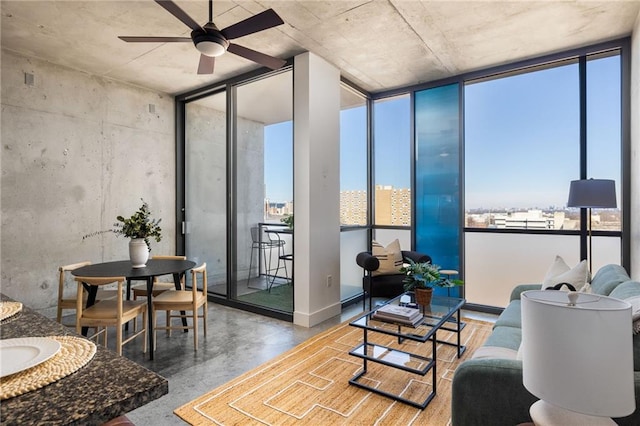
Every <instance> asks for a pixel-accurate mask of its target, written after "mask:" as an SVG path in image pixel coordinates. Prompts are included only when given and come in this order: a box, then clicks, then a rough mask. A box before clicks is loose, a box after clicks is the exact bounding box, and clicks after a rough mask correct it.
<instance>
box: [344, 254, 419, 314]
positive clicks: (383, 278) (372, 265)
mask: <svg viewBox="0 0 640 426" xmlns="http://www.w3.org/2000/svg"><path fill="white" fill-rule="evenodd" d="M402 259H403V260H404V261H405V262H406V261H407V259H411V260H413V261H414V262H416V263H421V262H429V263H431V256H429V255H428V254H424V253H419V252H417V251H409V250H402ZM356 263H357V264H358V266H360V267H361V268H362V269H363V276H362V288H363V290H364V297H363V299H362V308H363V309H364V308H365V300H366V298H367V296H368V297H369V310H371V298H372V297H388V298H392V297H396V296H399V295H401V294H402V293H404V286H403V284H402V280H403V279H404V274H401V273H397V274H392V275H376V276H374V275H373V274H372V273H373V272H374V271H377V270H378V268H379V267H380V261H379V260H378V258H377V257H375V256H373V255H372V254H371V252H370V251H363V252H361V253H358V255H357V256H356Z"/></svg>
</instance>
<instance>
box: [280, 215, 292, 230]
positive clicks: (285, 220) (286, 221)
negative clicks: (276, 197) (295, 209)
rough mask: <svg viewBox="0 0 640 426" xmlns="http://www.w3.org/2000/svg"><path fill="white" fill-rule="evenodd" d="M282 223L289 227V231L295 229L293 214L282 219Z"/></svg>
mask: <svg viewBox="0 0 640 426" xmlns="http://www.w3.org/2000/svg"><path fill="white" fill-rule="evenodd" d="M280 222H282V223H284V224H285V225H287V226H288V227H289V229H293V213H291V214H288V215H286V216H285V217H283V218H282V219H280Z"/></svg>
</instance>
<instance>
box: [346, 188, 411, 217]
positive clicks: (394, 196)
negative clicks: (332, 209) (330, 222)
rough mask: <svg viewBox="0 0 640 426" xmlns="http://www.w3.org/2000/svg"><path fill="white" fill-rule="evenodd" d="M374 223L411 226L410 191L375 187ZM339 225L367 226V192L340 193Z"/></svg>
mask: <svg viewBox="0 0 640 426" xmlns="http://www.w3.org/2000/svg"><path fill="white" fill-rule="evenodd" d="M375 191H376V192H375V198H374V199H375V200H376V205H375V215H376V216H375V223H377V224H382V225H397V226H411V190H410V189H408V188H394V187H392V186H383V185H376V188H375ZM340 223H341V224H343V225H366V224H367V191H342V192H340Z"/></svg>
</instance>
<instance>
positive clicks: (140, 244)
mask: <svg viewBox="0 0 640 426" xmlns="http://www.w3.org/2000/svg"><path fill="white" fill-rule="evenodd" d="M141 200H142V206H140V208H139V209H138V211H137V212H135V213H134V214H133V215H132V216H131V217H129V218H124V217H123V216H117V217H116V220H117V221H118V222H116V223H115V224H114V226H115V229H114V230H113V232H115V233H116V234H120V235H124V236H125V237H128V238H131V241H130V242H129V257H130V259H131V263H132V266H133V267H134V268H143V267H144V266H146V264H147V260H148V259H149V251H150V250H151V249H150V246H151V243H150V240H149V239H150V238H152V237H153V238H154V239H155V240H156V242H160V241H161V240H162V228H160V222H161V221H162V219H157V220H156V219H152V218H151V210H149V205H148V204H147V203H146V202H145V201H144V200H143V199H141Z"/></svg>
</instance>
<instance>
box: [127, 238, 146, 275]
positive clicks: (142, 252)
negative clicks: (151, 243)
mask: <svg viewBox="0 0 640 426" xmlns="http://www.w3.org/2000/svg"><path fill="white" fill-rule="evenodd" d="M129 259H131V266H132V267H134V268H144V267H145V266H147V260H149V247H148V246H147V243H146V242H145V241H144V238H132V239H131V241H129Z"/></svg>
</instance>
